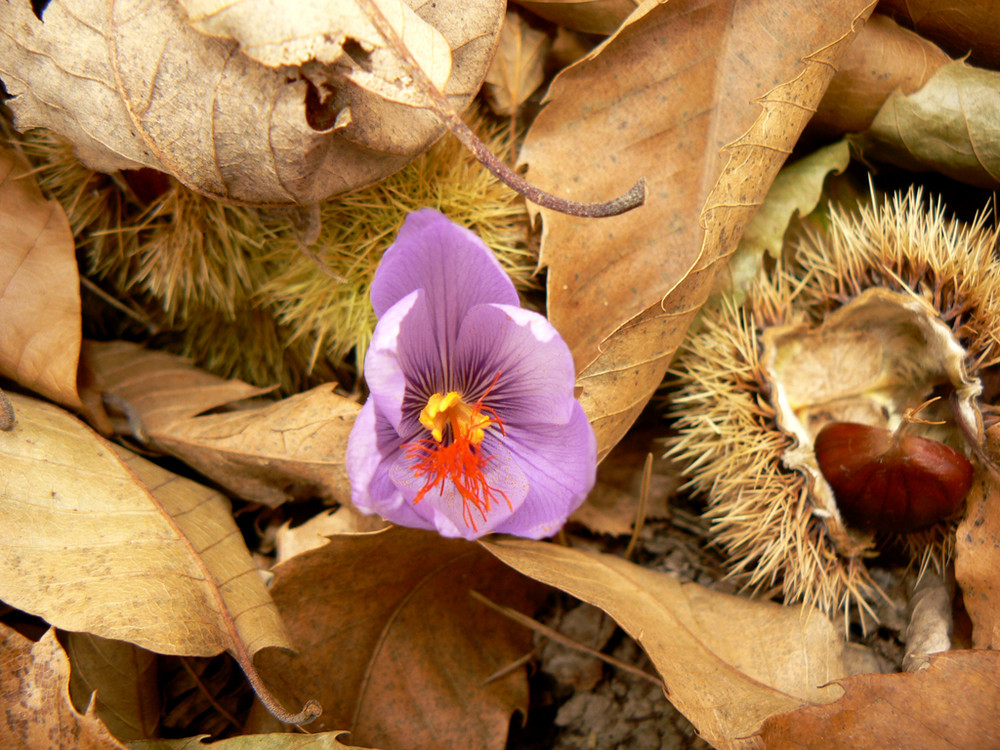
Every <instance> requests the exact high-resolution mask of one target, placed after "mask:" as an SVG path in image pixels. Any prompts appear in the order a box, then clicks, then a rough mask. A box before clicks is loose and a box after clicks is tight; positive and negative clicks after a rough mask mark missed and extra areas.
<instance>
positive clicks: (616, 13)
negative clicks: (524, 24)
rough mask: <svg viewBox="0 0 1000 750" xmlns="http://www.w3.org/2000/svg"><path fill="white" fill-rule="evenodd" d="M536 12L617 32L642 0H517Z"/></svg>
mask: <svg viewBox="0 0 1000 750" xmlns="http://www.w3.org/2000/svg"><path fill="white" fill-rule="evenodd" d="M517 4H518V5H520V6H522V7H524V8H527V9H528V10H530V11H531V12H532V13H534V14H536V15H539V16H541V17H542V18H547V19H548V20H550V21H555V22H556V23H557V24H559V25H560V26H565V27H566V28H568V29H575V30H576V31H585V32H587V33H589V34H613V33H614V31H615V29H617V28H618V27H619V26H620V25H621V23H622V21H624V20H625V19H626V18H628V15H629V13H631V12H632V11H633V10H635V9H636V8H637V7H638V6H639V1H638V0H517Z"/></svg>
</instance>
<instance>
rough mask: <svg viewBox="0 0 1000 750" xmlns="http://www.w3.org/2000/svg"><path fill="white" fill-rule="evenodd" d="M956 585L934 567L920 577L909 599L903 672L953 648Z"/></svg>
mask: <svg viewBox="0 0 1000 750" xmlns="http://www.w3.org/2000/svg"><path fill="white" fill-rule="evenodd" d="M954 588H955V587H954V586H953V585H949V583H948V582H946V581H945V580H944V578H942V577H941V575H940V574H939V573H938V572H937V571H935V570H930V569H928V570H925V571H924V572H923V574H922V575H921V576H920V579H919V580H918V581H917V583H916V585H915V586H914V591H913V596H912V597H911V599H910V610H911V612H910V623H909V625H907V627H906V633H905V635H904V640H905V641H906V652H905V654H904V656H903V671H905V672H916V671H917V670H918V669H926V668H927V666H928V665H929V663H930V656H931V655H932V654H939V653H941V652H943V651H948V650H949V649H951V631H952V627H953V617H952V599H954V593H955V592H954Z"/></svg>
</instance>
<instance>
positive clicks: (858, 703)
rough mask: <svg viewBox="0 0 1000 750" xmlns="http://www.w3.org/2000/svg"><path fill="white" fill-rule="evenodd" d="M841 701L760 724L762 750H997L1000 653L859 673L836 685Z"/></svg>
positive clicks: (953, 654)
mask: <svg viewBox="0 0 1000 750" xmlns="http://www.w3.org/2000/svg"><path fill="white" fill-rule="evenodd" d="M837 684H838V685H840V686H841V687H842V688H843V689H844V690H845V693H844V696H843V697H842V698H840V699H839V700H837V701H836V702H834V703H828V704H826V705H824V706H807V707H805V708H801V709H799V710H797V711H792V712H790V713H786V714H782V715H780V716H774V717H771V718H769V719H768V720H767V721H765V722H764V726H763V727H762V729H761V731H760V738H761V739H763V741H764V747H766V748H768V750H772V749H773V750H779V749H781V750H807V749H808V748H815V749H816V750H820V748H828V747H864V748H868V749H870V750H883V749H884V750H890V748H892V749H895V748H900V747H919V748H921V750H939V749H940V750H946V749H947V750H954V748H969V749H970V750H972V749H973V748H987V747H997V746H998V745H1000V725H998V724H997V716H998V715H1000V689H998V687H997V685H998V684H1000V654H998V653H997V652H996V651H949V652H947V653H944V654H939V655H937V656H934V657H932V659H931V664H930V667H929V668H928V669H922V670H920V671H917V672H904V673H901V674H860V675H854V676H853V677H848V678H846V679H843V680H839V681H838V682H837Z"/></svg>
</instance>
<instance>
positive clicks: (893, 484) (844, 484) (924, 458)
mask: <svg viewBox="0 0 1000 750" xmlns="http://www.w3.org/2000/svg"><path fill="white" fill-rule="evenodd" d="M815 450H816V459H817V461H818V463H819V467H820V470H821V471H822V472H823V476H824V477H826V480H827V481H828V482H829V483H830V486H831V487H832V488H833V492H834V495H835V496H836V499H837V507H838V508H839V509H840V513H841V515H842V516H843V517H844V520H845V521H846V522H847V523H848V524H851V525H852V526H855V527H858V528H871V529H876V530H879V531H893V532H897V533H904V534H905V533H909V532H912V531H919V530H921V529H925V528H927V527H928V526H932V525H933V524H935V523H937V522H938V521H941V520H943V519H945V518H947V517H948V516H951V515H952V514H953V513H955V511H957V510H958V509H959V507H961V505H962V501H963V500H964V499H965V496H966V494H968V492H969V488H970V487H971V486H972V474H973V471H972V464H971V463H970V462H969V460H968V459H967V458H966V457H965V456H963V455H962V454H961V453H959V452H958V451H956V450H954V449H953V448H950V447H949V446H947V445H945V444H944V443H939V442H937V441H936V440H927V439H926V438H920V437H915V436H912V435H897V434H894V433H892V432H890V431H889V430H885V429H882V428H879V427H871V426H869V425H864V424H856V423H853V422H834V423H832V424H828V425H827V426H826V427H824V428H823V429H822V430H820V433H819V435H817V436H816V442H815Z"/></svg>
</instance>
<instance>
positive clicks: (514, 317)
mask: <svg viewBox="0 0 1000 750" xmlns="http://www.w3.org/2000/svg"><path fill="white" fill-rule="evenodd" d="M498 373H499V377H497V374H498ZM452 375H453V378H454V380H455V387H456V388H457V389H458V390H460V391H461V392H462V393H463V394H464V395H465V396H466V400H467V401H470V402H475V401H477V400H478V399H479V398H481V397H482V396H483V394H484V393H485V390H486V388H488V387H489V386H490V385H491V384H493V381H494V378H497V379H496V383H495V384H493V388H492V390H490V393H489V395H488V396H487V397H486V398H485V400H484V402H483V403H484V404H485V405H486V406H488V407H490V408H491V409H494V410H495V411H496V413H497V416H499V417H500V418H501V419H502V420H503V421H504V424H505V425H511V426H516V425H536V424H540V423H556V424H563V423H565V422H568V421H569V420H570V418H571V417H572V415H573V409H574V406H575V405H576V403H577V402H576V399H575V398H574V397H573V385H574V383H575V381H576V373H575V370H574V367H573V356H572V355H571V354H570V351H569V347H568V346H566V343H565V342H564V341H563V340H562V338H560V336H559V333H558V331H556V329H555V328H554V327H553V326H552V324H551V323H550V322H549V321H548V320H546V319H545V318H544V317H543V316H541V315H539V314H538V313H535V312H531V311H530V310H522V309H521V308H519V307H511V306H509V305H479V306H477V307H474V308H473V309H472V310H470V311H469V314H468V315H467V316H466V318H465V321H464V322H463V323H462V328H461V331H460V332H459V335H458V342H457V343H456V346H455V353H454V358H453V363H452Z"/></svg>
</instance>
